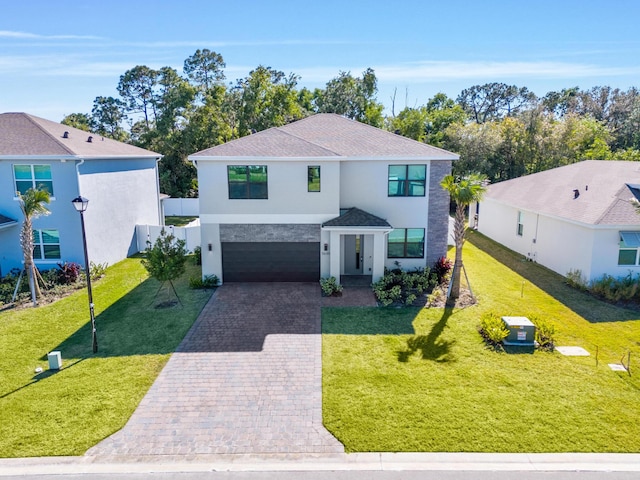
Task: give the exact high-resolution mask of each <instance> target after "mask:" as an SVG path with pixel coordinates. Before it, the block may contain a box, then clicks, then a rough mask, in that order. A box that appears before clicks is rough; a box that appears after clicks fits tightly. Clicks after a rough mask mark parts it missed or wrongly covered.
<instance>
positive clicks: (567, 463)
mask: <svg viewBox="0 0 640 480" xmlns="http://www.w3.org/2000/svg"><path fill="white" fill-rule="evenodd" d="M345 470H353V471H454V470H455V471H538V472H542V471H549V472H577V471H580V472H640V454H589V453H560V454H547V453H533V454H529V453H517V454H510V453H504V454H494V453H353V454H329V455H313V454H307V455H298V454H271V455H194V456H165V455H149V456H137V457H132V456H113V457H104V456H101V457H95V456H87V455H85V456H83V457H39V458H13V459H0V477H3V476H10V475H13V476H19V475H25V476H26V475H61V474H66V475H73V474H109V473H112V474H115V473H118V474H134V473H154V472H155V473H171V472H211V471H219V472H220V471H230V472H234V471H235V472H256V471H262V472H265V471H345Z"/></svg>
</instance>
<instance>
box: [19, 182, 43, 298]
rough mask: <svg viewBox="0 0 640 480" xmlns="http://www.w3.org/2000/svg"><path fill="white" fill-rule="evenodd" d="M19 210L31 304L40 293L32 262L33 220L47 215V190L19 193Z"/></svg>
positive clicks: (21, 244) (31, 189) (21, 239)
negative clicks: (22, 219) (21, 216)
mask: <svg viewBox="0 0 640 480" xmlns="http://www.w3.org/2000/svg"><path fill="white" fill-rule="evenodd" d="M18 198H19V199H20V210H22V214H23V215H24V222H23V223H22V230H20V246H21V247H22V255H23V258H24V269H25V271H26V272H27V277H28V279H29V290H30V291H31V300H32V301H33V306H34V307H35V306H36V305H37V298H38V297H39V296H40V295H42V293H41V292H40V286H39V285H38V279H37V277H36V266H35V264H34V263H33V220H34V219H35V218H37V217H39V216H41V215H49V213H50V212H49V209H47V207H45V204H46V203H49V192H47V191H46V190H41V189H34V188H30V189H29V190H27V191H26V192H25V194H24V195H21V194H20V192H18Z"/></svg>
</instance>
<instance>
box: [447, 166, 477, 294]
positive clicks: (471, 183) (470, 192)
mask: <svg viewBox="0 0 640 480" xmlns="http://www.w3.org/2000/svg"><path fill="white" fill-rule="evenodd" d="M486 180H487V178H486V177H485V176H484V175H480V174H475V173H474V174H471V175H468V176H466V177H462V178H455V177H454V176H453V175H447V176H446V177H444V178H443V179H442V182H441V183H440V185H441V186H442V188H444V189H445V190H446V191H447V192H449V195H450V196H451V200H453V201H454V202H455V204H456V217H455V223H454V227H453V239H454V241H455V244H456V259H455V262H454V264H453V273H452V275H451V283H452V284H451V293H450V294H449V298H450V299H456V298H458V297H459V296H460V273H461V271H462V246H463V245H464V241H465V238H464V233H465V227H466V225H465V208H466V207H467V206H469V205H470V204H471V203H474V202H479V201H480V200H482V197H483V195H484V192H485V191H486V190H487V187H486Z"/></svg>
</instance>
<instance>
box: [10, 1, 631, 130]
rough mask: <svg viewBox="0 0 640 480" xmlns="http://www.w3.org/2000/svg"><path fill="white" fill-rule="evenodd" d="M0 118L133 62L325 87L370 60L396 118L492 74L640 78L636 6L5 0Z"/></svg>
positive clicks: (54, 104) (64, 97)
mask: <svg viewBox="0 0 640 480" xmlns="http://www.w3.org/2000/svg"><path fill="white" fill-rule="evenodd" d="M2 3H3V4H2V6H1V11H0V112H7V111H26V112H29V113H32V114H35V115H38V116H42V117H45V118H49V119H51V120H56V121H59V120H61V119H62V117H63V116H64V115H66V114H69V113H74V112H86V113H88V112H90V111H91V107H92V104H93V99H94V98H95V97H96V96H98V95H105V96H108V95H112V96H116V94H117V92H116V86H117V84H118V79H119V77H120V75H121V74H123V73H124V72H125V71H126V70H128V69H129V68H132V67H134V66H135V65H147V66H149V67H152V68H159V67H162V66H166V65H168V66H172V67H174V68H176V69H177V70H178V71H179V72H181V71H182V64H183V62H184V59H185V58H187V57H188V56H190V55H192V54H193V53H194V52H195V50H196V49H198V48H200V49H202V48H208V49H210V50H214V51H216V52H218V53H220V54H221V55H222V56H223V58H224V60H225V62H226V64H227V68H226V69H225V73H226V76H227V81H235V80H236V79H237V78H241V77H244V76H246V75H247V74H248V72H249V71H250V70H252V69H253V68H255V67H256V66H258V65H266V66H270V67H273V68H275V69H278V70H282V71H284V72H285V73H291V72H293V73H296V74H298V75H299V76H301V79H300V82H299V85H300V86H307V87H309V88H315V87H322V86H324V84H325V83H326V82H327V81H329V80H330V79H331V78H333V77H335V76H337V75H338V73H339V72H340V71H350V72H351V73H352V74H354V75H360V73H361V72H362V71H363V70H364V69H366V68H367V67H371V68H373V69H374V70H375V72H376V75H377V77H378V81H379V85H378V86H379V93H378V99H379V101H381V102H383V103H384V104H385V105H386V107H387V113H390V109H391V97H392V96H393V93H394V90H396V91H397V94H396V102H395V105H396V107H395V110H396V113H397V112H398V111H399V110H400V109H402V108H403V107H404V106H405V105H408V106H412V107H413V106H417V105H422V104H424V103H426V101H427V100H428V99H429V98H430V97H432V96H433V95H434V94H436V93H437V92H444V93H446V94H447V95H449V96H451V97H453V98H455V97H456V96H457V95H458V94H459V93H460V91H461V90H462V89H464V88H466V87H469V86H471V85H476V84H483V83H487V82H504V83H508V84H515V85H518V86H526V87H528V88H529V89H530V90H532V91H533V92H535V93H536V94H538V95H544V94H545V93H546V92H548V91H550V90H559V89H561V88H568V87H573V86H578V87H580V88H590V87H592V86H595V85H611V86H613V87H619V88H621V89H624V90H626V89H627V88H629V87H631V86H640V82H639V81H638V79H639V78H640V27H638V19H639V18H640V1H637V0H582V1H574V0H555V1H547V0H540V1H536V0H530V1H528V2H523V1H520V0H513V1H507V0H502V1H500V0H467V1H461V0H444V1H443V0H441V1H432V0H423V1H410V0H407V1H403V0H387V1H376V0H369V1H360V0H354V1H351V0H342V1H334V0H326V1H321V0H317V1H302V0H299V1H288V0H276V1H268V0H262V1H256V0H244V1H242V2H236V1H233V0H225V1H218V0H199V1H195V0H172V1H165V0H156V1H151V0H128V1H122V0H109V1H81V0H76V1H70V0H29V1H26V0H24V1H22V2H16V1H11V2H2Z"/></svg>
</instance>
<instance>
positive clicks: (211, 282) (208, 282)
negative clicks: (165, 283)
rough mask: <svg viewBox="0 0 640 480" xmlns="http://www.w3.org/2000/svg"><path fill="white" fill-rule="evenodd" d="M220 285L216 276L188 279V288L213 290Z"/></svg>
mask: <svg viewBox="0 0 640 480" xmlns="http://www.w3.org/2000/svg"><path fill="white" fill-rule="evenodd" d="M219 284H220V279H219V278H218V276H217V275H206V276H205V277H204V278H200V277H191V278H189V288H191V289H199V288H215V287H217V286H218V285H219Z"/></svg>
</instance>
